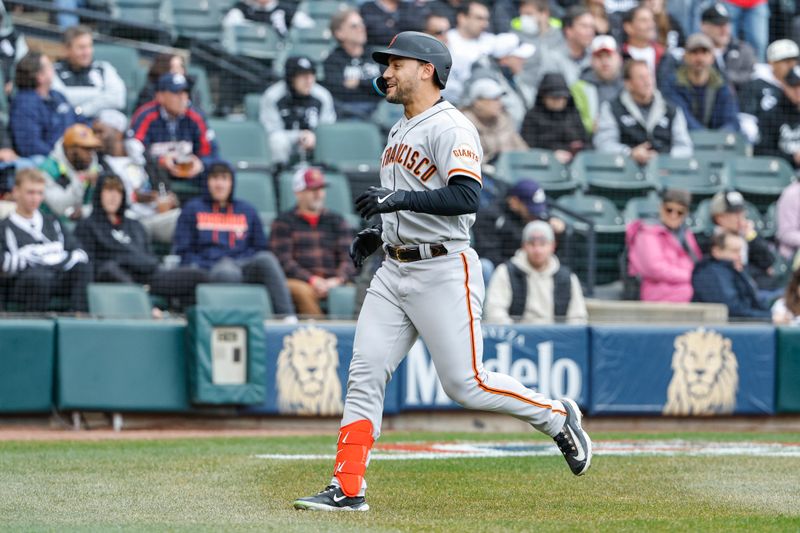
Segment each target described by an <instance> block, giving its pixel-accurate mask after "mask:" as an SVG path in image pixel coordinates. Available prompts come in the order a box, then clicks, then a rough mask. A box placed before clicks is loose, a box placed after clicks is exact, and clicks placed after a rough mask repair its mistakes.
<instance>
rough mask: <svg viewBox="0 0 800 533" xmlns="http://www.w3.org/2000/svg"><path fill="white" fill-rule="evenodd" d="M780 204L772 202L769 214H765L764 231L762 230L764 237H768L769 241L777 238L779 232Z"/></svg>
mask: <svg viewBox="0 0 800 533" xmlns="http://www.w3.org/2000/svg"><path fill="white" fill-rule="evenodd" d="M777 216H778V203H777V202H772V203H771V204H770V205H769V207H767V212H766V213H764V229H763V230H762V236H763V237H766V238H767V239H771V238H773V237H775V233H776V232H777V231H778V219H777Z"/></svg>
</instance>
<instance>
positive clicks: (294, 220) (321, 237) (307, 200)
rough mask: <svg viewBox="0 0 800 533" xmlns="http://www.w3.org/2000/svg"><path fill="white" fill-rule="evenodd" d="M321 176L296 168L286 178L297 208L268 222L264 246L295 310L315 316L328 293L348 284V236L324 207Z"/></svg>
mask: <svg viewBox="0 0 800 533" xmlns="http://www.w3.org/2000/svg"><path fill="white" fill-rule="evenodd" d="M327 185H328V184H327V182H326V181H325V175H324V174H323V173H322V170H320V169H319V168H316V167H307V168H300V169H299V170H298V171H297V172H296V173H295V175H294V178H293V180H292V190H293V192H294V195H295V198H296V200H297V204H296V205H295V207H294V208H293V209H291V210H289V211H286V212H284V213H281V214H280V215H279V216H278V218H276V219H275V220H274V221H273V223H272V230H271V232H270V248H271V249H272V251H273V252H275V255H276V256H277V257H278V261H280V264H281V267H282V268H283V271H284V273H285V274H286V278H287V283H288V286H289V292H290V293H291V295H292V299H293V300H294V304H295V307H296V308H297V312H298V313H299V314H301V315H304V316H313V317H317V318H318V317H320V316H321V315H322V308H321V307H320V302H321V301H323V300H325V299H326V298H327V297H328V293H329V291H330V290H331V289H333V288H335V287H339V286H341V285H343V284H345V283H348V282H350V281H351V279H352V277H353V274H354V270H353V265H352V263H351V260H350V256H349V254H348V250H349V248H350V242H351V241H352V238H353V232H352V230H351V229H350V226H349V225H348V224H347V222H346V221H345V219H344V218H343V217H342V216H341V215H340V214H339V213H335V212H333V211H330V210H328V209H327V208H326V207H325V196H326V194H325V188H326V187H327Z"/></svg>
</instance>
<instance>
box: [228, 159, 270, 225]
mask: <svg viewBox="0 0 800 533" xmlns="http://www.w3.org/2000/svg"><path fill="white" fill-rule="evenodd" d="M233 194H234V196H235V197H236V198H237V199H239V200H245V201H247V202H249V203H251V204H253V206H254V207H255V208H256V209H257V210H258V214H259V216H260V217H261V222H262V223H263V224H264V230H265V231H266V232H269V226H270V224H272V221H273V220H274V219H275V217H276V216H277V215H278V204H277V199H276V197H275V185H274V184H273V182H272V175H271V174H268V173H266V172H255V171H252V170H249V171H248V170H242V171H239V172H237V173H236V188H235V189H234V191H233Z"/></svg>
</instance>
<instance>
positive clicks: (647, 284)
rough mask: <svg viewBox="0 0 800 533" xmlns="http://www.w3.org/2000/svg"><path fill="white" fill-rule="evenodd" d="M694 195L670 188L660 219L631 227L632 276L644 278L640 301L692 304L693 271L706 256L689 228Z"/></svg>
mask: <svg viewBox="0 0 800 533" xmlns="http://www.w3.org/2000/svg"><path fill="white" fill-rule="evenodd" d="M691 201H692V195H691V194H690V193H689V192H688V191H684V190H680V189H668V190H666V191H664V193H663V194H662V196H661V208H660V210H659V220H658V221H651V220H636V221H634V222H631V223H630V224H629V225H628V228H627V229H626V232H625V242H626V245H627V247H628V274H629V275H631V276H637V277H639V278H640V279H641V291H640V299H641V300H642V301H648V302H689V301H691V299H692V295H693V292H694V291H693V290H692V270H693V269H694V264H695V263H696V262H697V261H699V260H700V259H701V257H702V254H701V252H700V247H699V246H698V245H697V241H696V240H695V238H694V235H693V234H692V232H691V231H690V230H689V228H687V227H686V225H685V221H686V215H687V214H688V213H689V206H690V205H691Z"/></svg>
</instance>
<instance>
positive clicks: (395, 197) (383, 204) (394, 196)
mask: <svg viewBox="0 0 800 533" xmlns="http://www.w3.org/2000/svg"><path fill="white" fill-rule="evenodd" d="M405 198H406V191H403V190H397V191H393V190H391V189H387V188H386V187H375V186H373V187H370V188H369V189H367V190H366V191H364V192H362V193H361V196H359V197H358V198H356V209H357V210H358V212H359V213H361V216H362V217H364V218H370V217H371V216H373V215H377V214H380V213H392V212H394V211H398V210H400V209H401V207H402V205H403V202H404V201H405Z"/></svg>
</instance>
